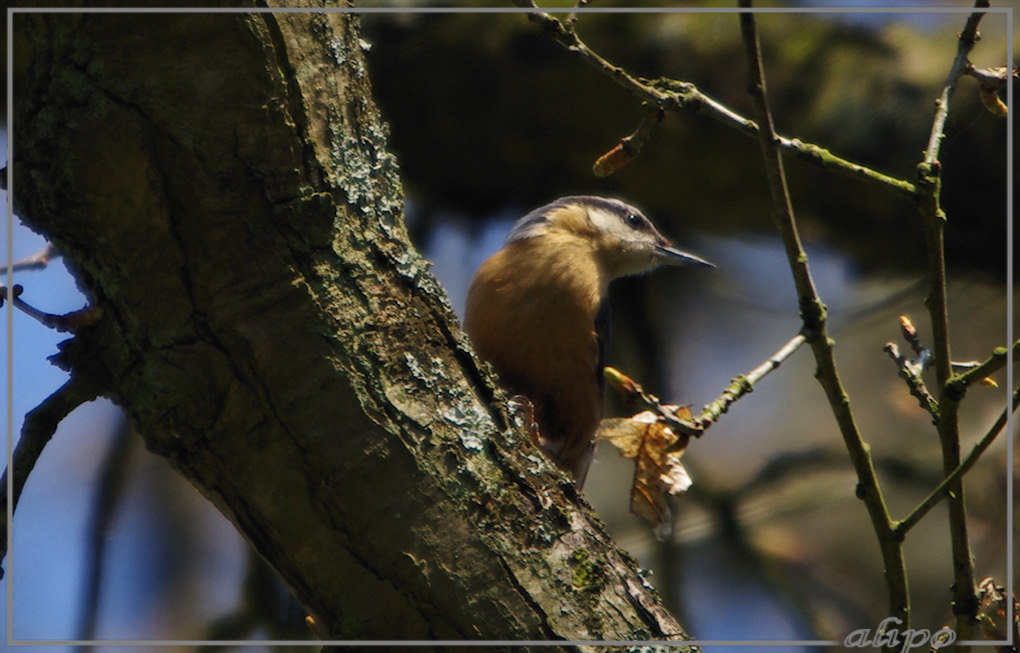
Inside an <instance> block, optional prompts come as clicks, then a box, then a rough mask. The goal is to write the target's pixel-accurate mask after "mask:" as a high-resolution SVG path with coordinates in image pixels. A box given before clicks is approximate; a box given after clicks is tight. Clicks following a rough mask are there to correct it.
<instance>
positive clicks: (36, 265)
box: [0, 243, 60, 274]
mask: <svg viewBox="0 0 1020 653" xmlns="http://www.w3.org/2000/svg"><path fill="white" fill-rule="evenodd" d="M58 256H60V250H58V249H57V246H56V245H54V244H53V243H46V247H45V248H44V249H43V250H42V251H40V252H36V253H35V254H32V255H31V256H26V257H25V258H23V259H21V260H18V261H15V262H14V263H11V264H10V266H8V265H7V264H3V265H0V274H7V269H8V267H10V270H11V272H20V271H22V270H42V269H44V268H46V266H48V265H49V263H50V261H52V260H53V259H55V258H57V257H58Z"/></svg>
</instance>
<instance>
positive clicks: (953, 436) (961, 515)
mask: <svg viewBox="0 0 1020 653" xmlns="http://www.w3.org/2000/svg"><path fill="white" fill-rule="evenodd" d="M974 6H975V7H976V8H984V7H988V2H987V0H977V1H976V2H975V3H974ZM983 16H984V14H983V13H981V12H974V13H972V14H970V16H969V17H968V18H967V22H966V24H965V25H964V29H963V31H962V32H961V33H960V37H959V42H958V45H957V50H956V57H955V58H954V60H953V64H952V67H951V68H950V71H949V76H948V78H947V79H946V83H945V86H944V87H943V89H942V94H941V96H940V97H939V99H938V100H937V101H936V103H935V107H936V109H935V116H934V118H933V120H932V128H931V134H930V136H929V138H928V147H927V148H926V149H925V152H924V159H923V160H922V162H921V163H920V164H918V166H917V176H918V179H917V184H916V186H917V197H916V203H917V207H918V211H919V213H920V216H921V220H922V223H923V226H924V234H925V243H926V248H925V252H926V257H927V261H928V282H929V284H930V288H929V291H928V296H927V298H926V299H925V305H926V307H927V308H928V314H929V316H930V319H931V324H932V337H933V354H934V357H935V374H936V378H937V379H938V383H939V387H940V394H939V397H938V403H939V415H938V419H937V420H935V425H936V428H937V429H938V434H939V443H940V445H941V448H942V469H943V473H945V474H946V475H947V477H950V476H951V475H952V473H953V471H954V470H956V469H957V468H958V467H959V466H960V427H959V420H958V408H959V398H958V397H957V394H958V392H955V391H950V386H949V385H948V384H949V381H950V378H951V377H952V376H953V366H952V354H951V351H950V345H949V343H950V339H949V308H948V302H947V283H946V254H945V224H946V214H945V212H944V211H943V210H942V207H941V191H942V178H941V177H942V165H941V163H940V162H939V159H938V155H939V149H940V147H941V144H942V140H943V138H944V137H945V124H946V120H947V119H948V117H949V104H950V99H951V98H952V96H953V92H954V91H955V89H956V83H957V81H958V80H959V78H960V75H962V74H963V72H964V71H965V70H966V68H967V57H968V55H969V53H970V51H971V50H972V49H973V47H974V44H975V43H976V42H977V39H978V31H977V28H978V24H979V23H980V22H981V18H982V17H983ZM947 487H948V490H949V530H950V537H951V541H952V557H953V570H954V583H953V587H954V589H953V594H954V598H953V612H954V613H955V614H956V615H957V623H956V632H957V634H958V635H959V637H960V638H961V639H967V638H968V636H969V633H970V632H971V630H972V628H973V625H974V623H975V622H974V620H975V617H976V615H977V610H978V604H979V599H978V594H977V583H976V581H975V578H974V562H973V558H972V556H971V550H970V538H969V536H968V533H967V511H966V501H965V497H964V492H963V483H962V478H960V477H959V476H957V477H956V478H955V479H954V480H952V481H951V482H950V483H949V484H948V486H947Z"/></svg>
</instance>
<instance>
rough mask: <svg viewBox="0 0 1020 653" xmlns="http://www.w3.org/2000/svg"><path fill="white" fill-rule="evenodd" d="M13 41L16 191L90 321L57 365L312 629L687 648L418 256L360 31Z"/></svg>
mask: <svg viewBox="0 0 1020 653" xmlns="http://www.w3.org/2000/svg"><path fill="white" fill-rule="evenodd" d="M14 23H15V24H14V30H15V61H14V69H15V78H16V79H15V83H16V90H15V98H16V102H15V108H14V111H15V114H14V133H13V134H12V135H11V138H12V139H13V148H14V156H13V161H12V171H13V174H14V178H13V179H14V181H13V188H12V189H11V192H12V193H13V194H14V195H13V197H14V198H15V201H16V207H17V209H18V211H19V214H20V216H21V217H22V219H23V220H24V221H25V222H26V223H27V224H30V225H31V226H32V227H33V228H34V229H36V230H38V231H39V232H41V233H42V234H44V235H45V236H46V237H48V238H50V239H51V240H52V241H54V242H55V243H56V244H57V245H58V246H59V247H60V249H61V251H62V252H63V254H64V257H65V259H66V261H67V264H68V266H69V267H70V268H71V270H72V272H73V273H74V275H75V276H76V278H77V279H78V282H79V283H80V285H81V286H82V288H83V289H84V291H85V292H86V293H87V295H88V296H89V297H90V299H91V302H92V304H93V305H94V306H97V307H100V308H101V309H102V317H101V319H100V320H99V321H98V322H97V323H96V324H94V325H92V326H91V327H88V328H86V329H84V330H83V331H81V332H80V333H78V334H77V335H76V336H75V337H74V338H73V339H72V340H69V341H67V342H66V343H65V344H64V345H63V347H62V353H61V355H60V358H61V361H62V363H63V364H64V365H66V366H67V367H69V368H70V370H71V372H72V374H74V375H77V376H78V377H79V378H82V379H85V380H87V381H88V382H90V383H93V384H96V386H97V387H99V388H100V389H101V393H102V394H104V395H106V396H108V397H110V398H112V399H113V400H114V401H115V402H117V403H118V404H119V405H120V406H121V407H122V408H123V409H124V410H125V411H126V412H127V414H128V415H129V416H130V417H131V419H132V420H133V421H134V423H135V424H136V426H137V428H138V430H139V432H140V433H142V435H143V437H144V438H145V441H146V444H147V446H148V447H149V449H150V450H152V451H154V452H156V453H158V454H160V455H162V456H165V457H166V458H167V460H168V461H169V462H170V463H171V464H172V465H173V466H174V467H175V468H176V469H178V470H179V471H180V473H182V474H183V475H184V476H185V477H187V478H188V479H189V480H190V481H191V482H192V483H193V484H194V485H195V486H196V487H198V488H199V490H200V491H201V492H202V493H203V494H204V495H205V496H206V497H208V498H209V500H210V501H212V502H213V503H215V505H216V506H217V507H218V508H219V509H220V510H221V511H222V512H223V514H224V515H226V516H227V517H228V518H229V519H230V520H232V521H233V523H234V524H235V525H236V526H237V528H238V529H239V530H240V531H241V533H243V534H244V536H245V537H246V538H247V539H248V540H249V541H250V542H251V543H252V544H253V545H254V547H255V548H256V549H257V550H258V551H259V553H260V554H261V555H262V556H264V557H265V558H266V560H268V561H269V563H270V564H271V565H272V566H273V567H274V568H275V569H276V570H277V571H278V572H279V573H280V575H281V576H282V577H283V578H284V579H285V581H286V582H287V583H288V585H289V586H290V587H291V589H292V590H293V592H294V594H295V595H296V596H297V598H298V599H299V600H300V601H301V602H302V604H303V605H304V606H305V608H306V609H307V610H308V612H309V614H310V615H312V616H313V617H314V620H315V622H316V623H317V624H318V625H317V633H318V634H319V635H320V636H321V637H325V638H333V639H393V638H398V639H399V638H409V639H451V640H454V639H455V640H460V639H482V640H509V639H513V640H519V639H530V640H542V639H557V640H559V639H563V640H595V639H606V640H636V639H648V638H652V639H665V638H676V639H679V638H682V637H684V635H683V633H682V632H681V630H680V627H679V626H678V624H677V623H676V622H675V620H674V619H673V618H672V617H671V616H670V615H669V614H668V613H667V612H666V611H665V610H664V609H663V608H662V606H661V603H660V601H659V598H658V597H657V595H656V594H655V592H654V590H652V589H651V588H650V587H649V586H648V585H647V583H646V582H645V581H644V579H643V577H642V575H641V573H640V572H639V570H638V568H637V566H636V565H635V563H634V561H633V560H632V559H631V558H630V557H628V556H627V554H626V553H623V552H622V551H620V550H619V549H617V548H616V547H615V545H614V544H613V543H612V541H611V540H610V538H609V536H608V535H607V534H606V531H605V528H604V526H603V525H602V524H601V523H600V522H599V521H598V519H597V518H596V517H595V516H594V515H593V514H592V512H591V510H590V508H589V507H588V505H587V504H586V503H585V502H584V501H583V499H581V498H580V497H579V496H578V495H577V494H576V492H575V490H574V488H573V486H572V485H571V484H570V483H569V482H568V481H567V480H566V478H565V477H564V476H563V475H562V474H560V473H559V472H558V471H556V470H555V469H553V467H552V466H551V465H550V464H549V463H548V462H547V461H546V460H545V459H544V458H543V457H542V455H541V453H539V451H538V450H537V449H535V448H534V447H533V446H532V445H531V444H530V442H529V438H528V435H527V434H526V432H525V430H522V429H521V428H520V427H519V426H518V425H517V424H516V421H515V420H514V419H512V418H511V416H509V415H508V413H507V412H506V408H505V403H504V400H505V397H504V395H503V394H502V393H500V392H498V391H496V390H495V389H494V386H493V384H492V378H491V377H490V376H489V374H488V372H487V371H486V370H485V368H484V367H482V366H481V365H480V364H479V363H478V361H477V359H476V358H475V357H474V355H473V353H472V351H471V349H470V347H469V345H468V343H467V341H466V340H465V337H464V335H463V334H462V332H461V331H460V328H459V326H458V325H457V321H456V318H455V317H454V315H453V313H452V311H451V310H450V308H449V305H448V304H447V302H446V299H445V295H444V293H443V291H442V289H441V288H440V286H439V285H438V284H437V282H436V281H435V279H434V278H433V277H432V275H431V274H430V273H429V272H428V269H427V263H426V262H425V261H424V260H423V259H422V258H421V257H420V256H419V254H418V253H417V252H416V251H415V250H414V248H413V247H412V246H411V244H410V242H409V240H408V238H407V233H406V230H405V227H404V223H403V219H402V194H401V186H400V181H399V177H398V171H397V166H396V162H395V159H394V157H393V156H392V155H391V154H390V153H389V152H388V151H387V149H386V145H387V144H386V140H387V132H386V126H385V125H384V123H383V122H382V121H381V119H380V117H379V115H378V112H377V110H376V108H375V105H374V104H373V101H372V98H371V89H370V85H369V80H368V77H367V73H366V67H365V62H364V59H363V53H362V51H361V46H360V43H361V41H360V39H359V34H358V21H357V18H356V17H355V16H352V15H350V14H338V13H333V14H304V13H301V14H298V13H260V14H230V15H226V14H219V15H211V14H171V15H160V16H155V15H143V14H76V15H75V14H70V15H69V14H34V15H27V14H17V15H15V17H14ZM19 517H21V518H24V517H25V516H24V515H19Z"/></svg>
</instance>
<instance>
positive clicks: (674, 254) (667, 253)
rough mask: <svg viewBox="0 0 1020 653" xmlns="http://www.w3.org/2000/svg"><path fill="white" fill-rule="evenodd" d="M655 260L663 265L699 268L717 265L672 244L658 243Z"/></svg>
mask: <svg viewBox="0 0 1020 653" xmlns="http://www.w3.org/2000/svg"><path fill="white" fill-rule="evenodd" d="M655 261H656V262H657V263H659V264H661V265H686V266H693V267H699V268H714V267H715V265H714V264H712V263H709V262H708V261H706V260H705V259H703V258H700V257H697V256H695V255H694V254H688V253H687V252H681V251H680V250H678V249H677V248H675V247H673V246H672V245H656V246H655Z"/></svg>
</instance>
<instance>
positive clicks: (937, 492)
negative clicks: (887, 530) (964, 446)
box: [893, 388, 1020, 537]
mask: <svg viewBox="0 0 1020 653" xmlns="http://www.w3.org/2000/svg"><path fill="white" fill-rule="evenodd" d="M1018 404H1020V388H1017V389H1016V390H1014V391H1013V400H1012V402H1011V403H1010V406H1008V407H1007V408H1004V409H1003V411H1002V413H1001V414H1000V415H999V418H998V419H997V420H995V423H994V424H992V426H991V428H989V429H988V431H987V432H986V433H985V434H984V435H983V436H982V437H981V439H980V440H978V441H977V443H976V444H975V445H974V448H973V449H971V451H970V453H969V454H967V457H966V458H964V459H963V462H961V463H960V465H959V466H958V467H957V468H956V469H954V470H953V471H952V472H950V473H949V474H948V475H947V476H946V477H945V478H944V479H943V480H942V482H941V483H939V484H938V487H936V488H935V489H934V490H932V491H931V493H930V494H929V495H928V496H927V497H925V499H924V501H922V502H921V503H920V504H919V505H918V506H917V507H916V508H914V510H913V511H911V513H910V514H909V515H908V516H907V517H906V518H904V519H903V520H901V521H899V522H897V523H896V525H895V527H894V529H893V530H894V531H895V532H896V533H897V534H898V535H899V536H900V537H902V536H904V535H906V533H907V531H909V530H910V529H911V528H913V527H914V526H915V525H917V522H919V521H921V519H922V518H923V517H924V516H925V515H927V514H928V511H930V510H931V509H932V508H934V507H935V505H936V504H937V503H938V502H939V501H941V500H942V499H943V498H945V497H946V496H948V495H949V494H950V492H952V489H951V486H953V485H955V484H956V483H957V482H958V481H959V480H960V479H961V478H963V475H964V474H966V473H967V472H968V471H969V470H970V468H971V467H973V466H974V463H976V462H977V460H978V458H979V457H980V456H981V454H983V453H984V452H985V450H986V449H988V447H989V446H990V445H991V444H992V443H993V442H995V438H996V437H997V436H998V435H999V433H1000V432H1001V431H1002V429H1003V427H1004V426H1006V420H1007V418H1008V417H1009V414H1010V413H1012V412H1016V409H1017V405H1018Z"/></svg>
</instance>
